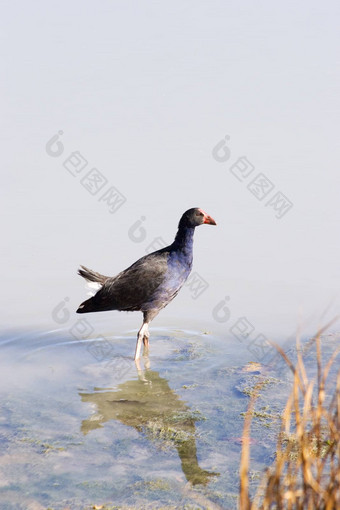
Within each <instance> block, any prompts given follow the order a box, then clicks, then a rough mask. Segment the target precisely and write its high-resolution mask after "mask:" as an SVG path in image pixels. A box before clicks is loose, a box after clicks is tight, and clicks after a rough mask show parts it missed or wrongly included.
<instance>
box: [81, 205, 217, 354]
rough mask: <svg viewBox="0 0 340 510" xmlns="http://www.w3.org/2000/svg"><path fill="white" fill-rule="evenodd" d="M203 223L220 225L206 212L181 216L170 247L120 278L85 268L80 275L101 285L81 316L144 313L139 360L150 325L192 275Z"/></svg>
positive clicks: (133, 267)
mask: <svg viewBox="0 0 340 510" xmlns="http://www.w3.org/2000/svg"><path fill="white" fill-rule="evenodd" d="M203 223H207V224H209V225H216V222H215V220H213V219H212V218H211V216H209V215H208V214H206V213H205V212H204V211H203V210H202V209H199V208H198V207H194V208H193V209H189V210H188V211H186V212H185V213H184V214H183V216H182V217H181V219H180V222H179V225H178V231H177V234H176V237H175V240H174V242H173V243H172V244H170V246H167V247H166V248H162V249H161V250H157V251H155V252H153V253H150V254H148V255H145V256H144V257H142V258H140V259H139V260H137V262H135V263H134V264H132V266H130V267H128V268H127V269H125V271H122V272H121V273H119V274H117V276H112V277H110V276H104V275H102V274H100V273H97V272H95V271H92V270H91V269H87V268H86V267H84V266H81V269H79V271H78V274H80V275H81V276H82V277H83V278H85V280H87V281H88V282H94V283H95V284H97V286H98V287H99V290H98V292H97V293H96V294H95V295H94V296H93V297H91V298H90V299H87V300H86V301H84V302H83V303H82V304H81V305H80V306H79V308H78V310H77V313H89V312H103V311H107V310H120V311H126V312H133V311H141V312H143V324H142V327H141V328H140V330H139V331H138V335H137V345H136V352H135V360H137V359H138V358H139V357H140V351H141V347H142V342H143V343H144V346H145V348H148V346H149V322H151V321H152V319H154V318H155V317H156V315H157V314H158V313H159V311H160V310H161V309H162V308H164V307H165V306H166V305H167V304H168V303H170V301H172V300H173V298H174V297H175V296H176V295H177V294H178V292H179V290H180V289H181V287H182V286H183V284H184V283H185V281H186V279H187V278H188V276H189V274H190V271H191V267H192V248H193V237H194V232H195V228H196V227H198V226H199V225H203Z"/></svg>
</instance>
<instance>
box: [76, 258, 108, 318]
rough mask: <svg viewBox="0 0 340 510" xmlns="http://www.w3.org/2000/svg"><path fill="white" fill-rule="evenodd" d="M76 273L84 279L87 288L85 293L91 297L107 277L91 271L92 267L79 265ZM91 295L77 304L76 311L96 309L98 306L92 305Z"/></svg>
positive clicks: (83, 311)
mask: <svg viewBox="0 0 340 510" xmlns="http://www.w3.org/2000/svg"><path fill="white" fill-rule="evenodd" d="M78 274H79V275H80V276H82V277H83V278H84V279H85V280H86V284H87V287H88V290H89V292H88V293H87V295H90V296H92V297H93V296H94V295H95V294H96V292H97V291H98V290H99V289H101V288H102V286H103V285H104V283H105V282H106V280H107V279H108V276H104V275H103V274H100V273H97V272H96V271H92V269H88V268H87V267H85V266H80V269H78ZM92 297H91V298H90V299H87V300H86V301H84V302H83V303H81V305H79V308H78V310H77V313H89V312H95V311H97V310H98V308H97V307H96V306H95V305H94V302H93V299H92Z"/></svg>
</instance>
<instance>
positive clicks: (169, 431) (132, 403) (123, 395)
mask: <svg viewBox="0 0 340 510" xmlns="http://www.w3.org/2000/svg"><path fill="white" fill-rule="evenodd" d="M79 395H80V397H81V399H82V401H83V402H91V403H93V404H95V405H96V407H97V418H98V419H96V420H93V419H87V420H83V422H82V425H81V430H82V432H83V434H87V433H89V432H90V431H91V430H94V429H96V428H99V427H101V426H102V424H103V423H105V422H106V421H109V420H118V421H120V422H121V423H123V424H124V425H128V426H129V427H134V428H135V429H136V430H138V432H143V433H144V434H146V436H147V437H148V438H149V439H152V440H156V441H157V440H158V441H162V442H163V443H166V444H167V445H171V446H175V448H176V450H177V452H178V455H179V457H180V459H181V464H182V470H183V473H184V475H185V477H186V479H187V480H188V481H189V482H191V483H192V484H193V485H195V484H206V483H207V482H208V481H209V477H211V476H214V475H218V473H213V472H209V471H205V470H204V469H201V468H200V467H199V465H198V461H197V451H196V440H195V422H196V421H197V418H195V417H194V416H193V413H192V412H191V411H190V408H189V407H188V406H187V405H185V404H184V402H182V401H181V400H180V398H179V397H178V395H176V393H175V392H174V391H173V390H172V389H171V388H170V387H169V385H168V382H167V380H166V379H163V378H162V377H160V376H159V374H158V372H154V371H151V370H146V371H145V372H144V373H143V375H142V376H140V378H139V379H138V380H132V381H127V382H125V383H122V384H119V385H118V387H117V390H114V391H112V390H110V391H100V392H93V393H79Z"/></svg>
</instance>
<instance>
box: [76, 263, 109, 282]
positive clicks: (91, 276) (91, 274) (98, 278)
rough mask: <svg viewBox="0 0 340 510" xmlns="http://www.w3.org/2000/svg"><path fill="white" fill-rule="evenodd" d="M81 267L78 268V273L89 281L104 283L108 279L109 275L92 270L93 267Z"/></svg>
mask: <svg viewBox="0 0 340 510" xmlns="http://www.w3.org/2000/svg"><path fill="white" fill-rule="evenodd" d="M80 267H81V269H78V274H79V275H80V276H82V277H83V278H85V280H87V281H88V282H94V283H99V284H100V285H103V284H104V283H105V282H106V280H107V279H108V276H104V275H103V274H100V273H97V272H96V271H92V269H88V268H87V267H85V266H80Z"/></svg>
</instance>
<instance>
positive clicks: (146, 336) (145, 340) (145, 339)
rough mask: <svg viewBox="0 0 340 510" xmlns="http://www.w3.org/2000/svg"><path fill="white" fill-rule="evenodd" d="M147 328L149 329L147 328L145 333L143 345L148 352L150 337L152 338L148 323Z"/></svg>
mask: <svg viewBox="0 0 340 510" xmlns="http://www.w3.org/2000/svg"><path fill="white" fill-rule="evenodd" d="M146 326H147V328H146V330H145V332H144V336H143V344H144V348H145V349H146V350H148V349H149V336H150V333H149V324H148V323H146Z"/></svg>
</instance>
